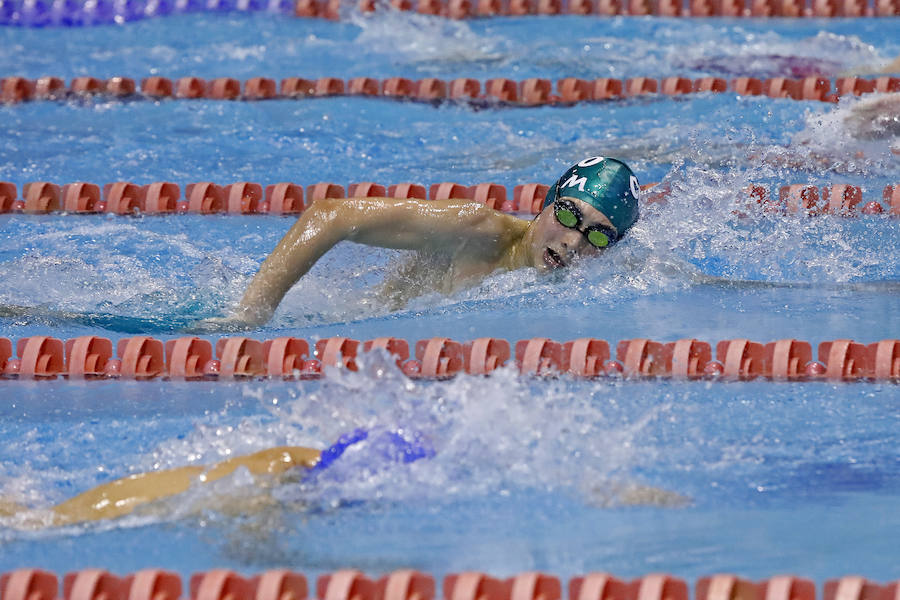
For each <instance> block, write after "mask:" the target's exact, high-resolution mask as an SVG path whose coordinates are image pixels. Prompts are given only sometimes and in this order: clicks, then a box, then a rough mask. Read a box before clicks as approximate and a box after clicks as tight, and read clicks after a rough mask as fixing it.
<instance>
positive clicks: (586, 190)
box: [543, 156, 641, 237]
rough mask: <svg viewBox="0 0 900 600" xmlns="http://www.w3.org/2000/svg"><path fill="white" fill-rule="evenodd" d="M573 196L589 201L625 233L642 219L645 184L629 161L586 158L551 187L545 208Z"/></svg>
mask: <svg viewBox="0 0 900 600" xmlns="http://www.w3.org/2000/svg"><path fill="white" fill-rule="evenodd" d="M563 196H569V197H571V198H577V199H579V200H583V201H584V202H587V203H588V204H590V205H591V206H593V207H594V208H596V209H597V210H599V211H600V212H602V213H603V214H604V215H606V216H607V218H608V219H609V220H610V222H611V223H612V224H613V227H615V228H616V231H617V232H618V234H619V237H621V236H622V234H624V233H625V232H626V231H627V230H628V229H629V228H630V227H631V226H632V225H634V223H635V221H637V220H638V214H639V211H638V199H639V198H640V197H641V186H640V184H639V183H638V180H637V177H635V175H634V172H632V170H631V169H630V168H628V165H626V164H625V163H623V162H622V161H620V160H616V159H615V158H605V157H603V156H592V157H590V158H585V159H584V160H582V161H581V162H579V163H578V164H576V165H573V166H572V167H571V168H570V169H569V170H568V171H566V172H565V173H563V176H562V177H560V178H559V179H558V180H557V181H556V183H554V184H553V185H552V186H551V187H550V189H549V190H548V191H547V197H546V198H545V199H544V206H543V207H544V208H546V207H547V206H550V205H551V204H553V203H554V202H556V200H557V199H558V198H562V197H563Z"/></svg>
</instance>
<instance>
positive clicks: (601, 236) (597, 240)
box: [587, 229, 609, 248]
mask: <svg viewBox="0 0 900 600" xmlns="http://www.w3.org/2000/svg"><path fill="white" fill-rule="evenodd" d="M587 239H588V241H589V242H590V243H591V245H592V246H596V247H597V248H606V247H607V246H609V236H608V235H606V234H605V233H603V232H602V231H600V230H598V229H592V230H590V231H588V232H587Z"/></svg>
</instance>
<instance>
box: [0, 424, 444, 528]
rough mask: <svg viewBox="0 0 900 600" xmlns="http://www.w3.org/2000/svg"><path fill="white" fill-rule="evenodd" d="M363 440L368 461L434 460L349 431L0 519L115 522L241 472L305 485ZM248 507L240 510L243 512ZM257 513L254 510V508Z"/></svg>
mask: <svg viewBox="0 0 900 600" xmlns="http://www.w3.org/2000/svg"><path fill="white" fill-rule="evenodd" d="M365 441H368V442H369V444H368V446H367V448H366V450H365V452H367V456H370V457H371V458H372V459H373V460H382V461H386V462H394V463H411V462H415V461H417V460H419V459H422V458H431V457H432V456H434V450H433V449H432V447H431V445H430V443H429V442H428V440H427V439H425V438H423V437H422V436H420V435H419V434H417V433H410V432H406V433H404V434H401V433H400V432H397V431H388V430H377V431H368V430H365V429H355V430H353V431H351V432H349V433H346V434H344V435H342V436H341V437H339V438H338V440H337V441H336V442H335V443H334V444H332V445H331V446H329V447H328V448H326V449H325V450H321V451H320V450H316V449H314V448H306V447H303V446H278V447H274V448H268V449H265V450H260V451H259V452H254V453H252V454H247V455H242V456H235V457H233V458H230V459H228V460H225V461H222V462H219V463H216V464H214V465H212V466H210V467H206V466H193V465H192V466H186V467H177V468H174V469H166V470H163V471H151V472H146V473H136V474H134V475H129V476H127V477H123V478H121V479H117V480H115V481H111V482H109V483H104V484H101V485H99V486H97V487H95V488H92V489H90V490H88V491H86V492H83V493H81V494H78V495H77V496H75V497H73V498H70V499H69V500H66V501H65V502H62V503H60V504H57V505H56V506H53V507H51V508H50V509H49V512H48V511H32V510H29V509H28V508H26V507H24V506H21V505H19V504H17V503H16V502H13V501H10V500H7V499H4V498H0V518H11V517H19V516H21V517H23V518H22V519H20V520H19V522H18V523H17V525H18V526H21V527H22V528H25V529H37V528H41V527H58V526H63V525H72V524H76V523H84V522H88V521H99V520H103V519H116V518H118V517H123V516H126V515H130V514H132V513H134V512H135V511H136V510H138V509H140V508H143V507H147V506H149V505H152V504H153V503H155V502H158V501H161V500H165V499H167V498H171V497H173V496H176V495H178V494H182V493H184V492H186V491H188V490H189V489H191V488H193V487H195V486H198V485H205V484H209V483H212V482H214V481H218V480H220V479H223V478H225V477H228V476H229V475H232V474H233V473H234V472H235V471H236V470H238V469H239V468H244V469H246V470H247V471H249V473H250V474H251V475H253V477H254V480H255V483H256V485H257V486H258V487H260V488H266V487H271V486H272V485H277V484H278V483H279V482H282V481H283V480H285V478H287V477H290V476H291V475H294V476H297V477H299V478H300V480H301V481H304V482H308V481H311V480H312V479H313V478H314V477H315V476H316V475H317V474H318V473H320V472H322V471H325V470H326V469H328V468H330V467H331V465H332V464H333V463H334V461H335V460H337V459H338V458H340V457H341V455H343V453H344V452H345V451H346V450H347V449H348V448H350V447H351V446H357V445H359V444H361V443H362V442H365ZM253 508H254V507H253V506H242V507H241V508H240V510H241V511H242V512H246V511H247V510H251V509H253ZM256 508H257V509H258V506H257V507H256Z"/></svg>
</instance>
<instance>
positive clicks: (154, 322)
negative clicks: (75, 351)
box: [0, 14, 900, 581]
mask: <svg viewBox="0 0 900 600" xmlns="http://www.w3.org/2000/svg"><path fill="white" fill-rule="evenodd" d="M0 46H2V47H3V48H4V49H5V50H4V52H3V53H2V55H0V73H3V74H10V75H12V74H16V75H22V76H27V77H38V76H41V75H45V74H53V75H58V76H63V77H66V78H67V79H68V78H71V77H73V76H77V75H93V76H97V77H109V76H113V75H125V76H129V77H133V78H135V79H138V78H140V77H143V76H147V75H152V74H159V75H164V76H168V77H179V76H185V75H196V76H200V77H216V76H233V77H239V78H247V77H252V76H258V75H264V76H269V77H276V78H277V77H284V76H307V77H317V76H334V75H336V76H340V77H343V78H347V77H351V76H361V75H366V76H372V77H379V78H384V77H388V76H393V75H401V76H406V77H415V78H420V77H432V76H433V77H443V78H450V77H457V76H469V77H477V78H480V79H485V78H488V77H512V78H516V79H521V78H525V77H530V76H541V77H548V78H552V79H557V78H561V77H566V76H579V77H600V76H613V77H630V76H653V77H660V76H668V75H675V74H678V75H685V76H691V77H698V76H702V75H715V76H722V77H732V76H737V75H753V76H759V77H768V76H782V75H784V76H800V75H805V74H808V73H809V72H813V71H815V72H820V73H822V74H824V75H827V76H829V77H836V76H839V75H840V74H841V73H844V72H847V71H850V70H853V69H860V68H863V67H865V66H867V65H878V64H880V63H884V62H886V61H887V60H888V59H891V58H893V57H895V56H897V55H898V54H900V20H898V19H867V20H857V21H844V20H828V21H824V20H803V21H778V20H774V21H731V20H665V19H631V18H616V19H608V20H602V19H582V18H569V17H553V18H522V19H497V20H487V21H473V22H468V23H451V22H447V21H443V20H440V19H433V18H428V17H421V16H417V15H410V14H384V15H377V16H375V17H366V18H363V17H360V16H358V15H348V18H347V20H345V21H343V22H341V23H328V22H321V21H310V20H296V19H291V18H288V17H278V16H273V15H271V14H269V15H264V14H224V15H206V14H191V15H179V16H171V17H165V18H157V19H146V20H142V21H139V22H135V23H128V24H126V25H124V26H121V27H119V26H98V27H92V28H78V29H63V28H46V29H28V28H21V27H7V28H3V29H0ZM863 102H865V101H863ZM858 110H859V106H858V102H857V101H854V100H850V99H846V100H844V101H842V103H841V104H839V105H837V106H833V105H826V104H820V103H807V102H795V101H790V100H772V99H768V98H740V97H737V96H734V95H732V94H720V95H697V96H690V97H688V98H679V99H671V98H658V97H652V98H644V99H639V100H636V99H632V100H623V101H616V102H608V103H598V104H580V105H576V106H573V107H541V108H502V107H487V108H479V109H475V108H472V107H469V106H466V105H456V104H445V105H441V106H437V107H435V106H431V105H423V104H416V103H403V102H395V101H388V100H377V99H360V98H328V99H315V100H312V99H311V100H303V101H268V102H259V103H229V102H211V101H192V102H187V101H161V102H151V101H144V100H136V101H128V102H119V101H108V100H104V99H92V100H70V101H65V102H35V103H31V104H23V105H18V106H3V107H0V120H2V123H3V124H4V127H3V128H2V129H0V180H6V181H12V182H14V183H16V184H17V185H21V184H23V183H25V182H28V181H34V180H50V181H56V182H58V183H65V182H69V181H79V180H81V181H93V182H96V183H101V184H102V183H105V182H110V181H116V180H131V181H135V182H138V183H146V182H150V181H154V180H171V181H176V182H178V183H180V184H185V183H188V182H191V181H204V180H208V181H216V182H219V183H230V182H233V181H242V180H250V181H259V182H261V183H274V182H277V181H294V182H297V183H300V184H303V185H306V184H310V183H315V182H318V181H335V182H338V183H341V184H343V185H346V184H348V183H350V182H353V181H359V180H367V181H377V182H381V183H383V184H389V183H394V182H401V181H414V182H419V183H423V184H430V183H434V182H440V181H447V180H452V181H459V182H461V183H466V184H470V183H477V182H483V181H494V182H497V183H502V184H504V185H507V186H509V187H511V186H512V185H514V184H516V183H521V182H527V181H544V182H549V181H551V180H552V179H553V178H555V177H556V176H558V174H559V173H560V172H562V171H563V170H564V169H565V168H566V167H567V166H568V165H569V164H571V163H572V162H573V161H576V160H578V159H580V158H582V157H583V156H585V155H594V154H607V155H613V156H619V157H622V158H624V159H625V160H627V161H628V162H629V163H630V164H631V165H632V167H634V169H635V171H636V172H637V173H638V174H639V177H640V178H641V180H642V181H657V180H664V181H666V182H667V183H669V184H670V185H671V187H672V189H673V194H672V197H671V201H670V203H669V205H668V206H667V207H665V208H660V207H654V208H651V209H648V210H646V211H645V214H644V216H643V218H642V220H641V221H640V222H639V224H638V225H637V226H636V227H635V229H634V230H633V232H632V233H631V234H630V235H629V237H628V238H627V240H626V241H625V242H624V243H623V244H621V245H619V246H618V247H616V248H614V249H612V250H611V251H609V252H607V253H605V254H604V256H603V257H602V258H599V259H597V260H593V261H589V262H583V263H581V264H579V265H577V266H576V267H574V268H573V269H571V270H570V271H568V272H566V273H563V274H557V275H554V276H550V277H547V276H541V275H539V274H537V273H535V272H531V271H527V270H526V271H520V272H515V273H505V274H497V275H494V276H492V277H490V278H488V279H487V280H486V281H485V282H483V283H482V284H480V285H478V286H476V287H474V288H471V289H468V290H463V291H460V292H457V293H455V294H453V295H451V296H443V295H438V294H431V295H426V296H423V297H419V298H415V299H412V300H411V301H409V302H408V303H407V304H405V305H403V306H400V307H394V306H391V305H389V304H388V303H386V301H385V300H384V299H382V298H381V297H380V296H379V295H378V291H377V290H378V284H379V283H380V282H381V281H382V280H383V279H384V277H385V273H386V272H387V273H391V272H394V271H395V270H396V269H397V268H398V267H399V266H400V265H402V263H403V261H404V259H405V257H404V255H403V254H402V253H397V252H389V251H383V250H373V249H370V248H367V247H363V246H358V245H352V244H347V245H343V246H340V247H339V248H337V249H335V250H334V251H333V252H331V253H329V254H328V255H327V256H326V257H325V258H324V259H323V260H322V261H321V262H320V263H319V264H318V265H317V266H316V267H315V268H314V269H313V271H312V272H311V273H310V274H309V275H308V276H307V277H306V278H304V279H303V281H301V282H300V283H299V284H298V285H297V286H295V287H294V288H293V289H292V290H291V292H290V293H289V294H288V296H287V297H286V299H285V301H284V302H283V303H282V305H281V307H280V308H279V310H278V312H277V313H276V315H275V317H274V318H273V320H272V321H271V322H270V323H268V324H267V325H266V326H265V327H263V328H260V329H259V330H255V331H253V332H251V335H253V336H254V337H257V338H260V339H264V338H267V337H275V336H278V335H296V336H300V337H305V338H307V339H310V340H313V339H317V338H321V337H326V336H330V335H338V334H339V335H347V336H352V337H355V338H358V339H370V338H373V337H377V336H383V335H393V336H398V337H405V338H407V339H409V340H416V339H420V338H425V337H431V336H435V335H444V336H450V337H453V338H455V339H460V340H465V339H471V338H475V337H479V336H497V337H504V338H507V339H510V340H515V339H520V338H526V337H531V336H547V337H552V338H554V339H558V340H561V341H562V340H567V339H572V338H575V337H581V336H594V337H600V338H604V339H607V340H609V341H611V342H615V341H617V340H620V339H627V338H631V337H651V338H654V339H659V340H666V341H669V340H675V339H678V338H681V337H697V338H700V339H705V340H707V341H710V342H715V341H717V340H720V339H727V338H732V337H748V338H750V339H754V340H759V341H770V340H774V339H780V338H785V337H796V338H800V339H806V340H809V341H811V342H813V343H817V342H819V341H823V340H829V339H837V338H854V339H856V340H858V341H861V342H866V343H868V342H873V341H877V340H879V339H884V338H898V337H900V319H898V317H897V315H898V314H900V294H898V288H897V285H898V284H897V281H898V280H900V260H898V258H897V257H898V256H900V221H898V220H897V219H890V218H888V217H865V218H859V219H841V218H837V217H823V218H816V219H806V218H798V217H785V216H773V215H771V214H767V213H762V212H760V211H758V210H755V209H751V210H746V209H745V208H744V207H743V206H742V205H737V204H736V203H737V202H738V199H739V198H740V190H741V189H742V188H743V187H744V186H746V185H747V184H748V183H750V182H761V183H766V184H769V185H772V186H775V185H780V184H782V183H812V184H817V185H824V184H828V183H844V182H846V183H854V184H858V185H861V186H862V187H863V194H864V197H865V198H866V200H877V199H880V197H881V190H882V188H883V187H884V186H885V185H887V184H894V183H900V158H898V156H897V155H895V154H892V153H891V147H892V146H894V147H896V146H898V144H900V137H898V136H897V134H896V131H894V132H893V133H891V131H890V129H889V127H888V129H886V130H885V131H884V132H882V135H879V136H875V137H874V138H872V139H861V138H860V137H859V136H857V135H855V130H854V127H853V118H854V117H853V115H854V114H856V112H857V111H858ZM888 126H889V124H888ZM736 208H739V209H740V210H739V211H737V212H736V210H735V209H736ZM738 213H741V214H738ZM291 223H292V219H288V218H277V217H264V216H246V217H233V216H231V217H225V216H214V217H200V216H179V217H149V216H147V217H135V218H122V217H107V216H79V217H76V216H71V215H69V216H62V215H54V216H40V217H35V216H26V215H2V216H0V239H2V244H0V305H18V306H27V307H31V308H32V310H30V311H29V312H28V314H26V315H20V316H13V317H4V318H0V336H3V337H10V338H18V337H23V336H27V335H37V334H49V335H53V336H56V337H60V338H68V337H74V336H77V335H84V334H93V335H104V336H108V337H112V338H119V337H124V336H125V335H128V334H132V333H147V334H151V335H155V336H157V337H161V338H166V339H168V338H171V337H174V336H176V335H178V334H179V332H180V331H181V330H182V329H183V328H184V327H186V326H188V325H190V323H192V322H193V321H194V320H196V319H199V318H203V317H209V316H213V315H217V314H221V313H222V312H224V311H226V310H227V308H228V307H229V306H230V305H232V304H233V303H234V302H236V301H237V300H238V299H239V298H240V294H241V293H242V291H243V289H244V288H245V286H246V285H247V283H248V281H249V278H250V277H251V276H252V275H253V273H254V272H255V270H256V268H257V267H258V265H259V264H260V262H261V261H262V260H263V258H264V257H265V256H266V254H267V253H268V252H269V251H270V250H271V248H272V247H273V246H274V244H275V242H276V241H277V239H278V238H279V237H280V236H281V235H282V234H283V233H284V232H285V231H286V230H287V229H288V227H290V225H291ZM723 279H724V280H726V281H723ZM729 282H731V283H729ZM734 282H742V283H739V284H737V283H734ZM71 313H75V314H76V315H79V316H77V317H76V318H72V317H71V316H66V315H70V314H71ZM331 375H332V376H331V377H329V378H327V379H325V380H323V381H320V382H268V381H267V382H263V381H256V382H245V383H224V382H223V383H213V382H196V383H174V382H171V383H167V382H158V381H157V382H96V381H94V382H80V383H79V382H74V381H72V382H69V381H65V380H59V381H55V382H26V381H0V397H2V399H3V400H2V402H0V416H2V418H0V440H2V444H0V497H3V498H9V499H13V500H15V501H17V502H19V503H22V504H25V505H27V506H29V507H31V508H33V509H35V510H37V511H39V509H41V508H43V507H47V506H49V505H50V504H52V503H55V502H58V501H61V500H63V499H65V498H68V497H70V496H72V495H74V494H76V493H78V492H81V491H83V490H86V489H88V488H90V487H91V486H93V485H97V484H99V483H103V482H106V481H110V480H112V479H115V478H118V477H122V476H124V475H127V474H130V473H134V472H140V471H146V470H154V469H164V468H170V467H175V466H181V465H185V464H208V463H211V462H214V461H216V460H221V459H224V458H227V457H229V456H232V455H234V454H241V453H247V452H252V451H255V450H259V449H262V448H265V447H269V446H272V445H278V444H299V445H310V446H314V447H317V448H324V447H326V446H328V445H329V444H330V443H332V442H333V441H334V440H335V439H336V438H337V437H338V436H339V435H341V434H342V433H344V432H347V431H349V430H352V429H353V428H355V427H369V428H376V429H383V430H394V429H403V430H405V431H415V432H418V433H419V434H421V435H423V436H425V437H427V438H428V439H429V440H430V441H431V443H432V444H433V446H434V448H435V450H436V452H437V455H436V456H435V458H433V459H430V460H423V461H417V462H415V463H413V464H396V463H394V462H391V461H387V460H383V459H378V458H377V457H376V456H377V455H376V454H375V453H373V452H371V449H370V448H367V447H366V445H365V444H363V445H362V446H360V447H359V448H357V449H356V450H355V451H354V452H351V453H348V455H346V456H344V457H342V458H341V459H340V460H339V461H337V462H336V463H335V465H334V467H332V468H331V469H329V470H328V471H327V472H325V473H323V474H322V477H319V478H317V481H316V484H315V485H306V484H300V483H296V482H295V483H287V484H284V485H281V486H278V487H277V488H275V489H274V490H273V491H272V492H271V493H272V495H273V496H274V497H275V499H276V502H275V506H274V507H269V508H268V509H267V510H264V511H256V512H253V511H250V510H249V509H248V507H249V506H250V505H252V504H253V503H254V502H255V501H256V500H258V496H259V492H258V491H257V490H256V488H254V487H253V486H252V485H251V484H250V483H249V481H248V477H247V476H246V475H245V474H241V473H238V474H237V475H236V476H234V477H231V478H229V479H226V480H224V481H221V482H219V483H217V484H216V485H215V486H212V487H211V488H205V487H201V488H197V489H195V490H192V491H190V492H188V493H187V494H185V495H183V496H180V497H178V498H176V499H174V500H172V501H171V502H168V503H165V504H164V505H163V506H160V507H155V508H154V510H152V511H150V512H149V513H147V514H141V515H138V516H134V517H127V518H124V519H120V520H117V521H112V522H104V523H98V524H92V525H87V526H73V527H66V528H55V529H48V530H42V531H22V530H20V529H19V528H17V526H16V525H17V523H18V521H17V520H16V519H15V518H8V519H3V520H2V522H0V524H2V529H0V545H2V551H0V570H4V571H5V570H8V569H12V568H15V567H19V566H25V565H29V566H41V567H44V568H49V569H54V570H56V571H66V570H70V569H76V568H81V567H86V566H97V565H99V566H103V567H107V568H109V569H111V570H113V571H116V572H120V573H123V572H128V571H133V570H136V569H139V568H142V567H146V566H161V567H166V568H171V569H174V570H177V571H179V572H182V573H185V574H187V573H190V572H192V571H196V570H200V569H208V568H212V567H216V566H230V567H234V568H237V569H240V570H242V571H245V572H253V571H257V570H262V569H264V568H268V567H272V566H290V567H292V568H295V569H298V570H302V571H305V572H307V573H309V574H315V573H317V572H322V571H325V570H328V569H333V568H337V567H343V566H357V567H360V568H363V569H365V570H367V571H369V572H371V573H373V574H374V573H378V572H381V571H386V570H389V569H393V568H398V567H401V566H413V567H417V568H421V569H426V570H429V571H432V572H434V573H436V574H441V573H445V572H450V571H459V570H463V569H481V570H487V571H491V572H494V573H496V574H507V573H512V572H516V571H520V570H525V569H533V568H538V569H546V570H549V571H553V572H555V573H558V574H560V575H571V574H574V573H578V572H583V571H588V570H609V571H612V572H614V573H617V574H619V575H620V576H623V577H630V576H636V575H639V574H643V573H647V572H651V571H671V572H674V573H676V574H678V575H680V576H682V577H686V578H689V579H690V578H694V577H697V576H700V575H704V574H709V573H716V572H736V573H738V574H741V575H745V576H748V577H753V578H762V577H766V576H769V575H772V574H774V573H781V572H793V573H798V574H801V575H804V576H808V577H812V578H814V579H817V580H823V579H825V578H827V577H832V576H839V575H842V574H845V573H851V572H852V573H859V574H863V575H866V576H869V577H872V578H874V579H878V580H882V581H885V580H891V579H897V578H898V577H900V573H898V570H897V563H896V552H895V545H896V542H895V540H896V539H897V535H898V533H900V517H898V512H897V510H896V507H897V505H898V501H900V454H898V452H897V445H896V431H897V430H898V425H900V410H898V399H900V392H898V387H897V386H896V385H892V384H886V383H884V384H882V383H879V384H876V383H865V384H834V383H821V382H816V383H802V384H773V383H766V382H748V383H731V384H722V383H709V382H696V383H679V382H669V381H656V382H629V381H619V380H608V381H591V382H587V381H576V380H570V379H567V378H562V379H558V380H540V381H538V380H529V379H524V378H520V377H518V376H516V375H514V374H513V373H512V372H510V371H503V372H500V373H498V374H497V375H495V376H493V377H491V378H488V379H481V378H473V377H466V376H462V377H458V378H456V379H455V380H453V381H449V382H415V383H412V382H409V381H408V380H406V379H405V378H403V377H402V376H401V375H400V374H399V373H398V372H397V371H396V370H395V369H393V368H392V367H391V366H390V365H389V364H386V363H385V362H384V360H383V357H379V356H372V357H369V358H368V359H367V360H366V362H365V366H364V368H363V370H362V371H361V372H360V373H334V374H331ZM647 487H652V488H657V489H659V490H664V492H658V493H656V494H655V495H652V497H649V498H648V497H647V496H646V495H645V496H644V499H645V500H649V502H643V503H639V505H635V504H634V499H635V494H634V491H635V489H639V488H640V489H645V488H647Z"/></svg>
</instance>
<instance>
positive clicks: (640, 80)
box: [0, 0, 900, 108]
mask: <svg viewBox="0 0 900 600" xmlns="http://www.w3.org/2000/svg"><path fill="white" fill-rule="evenodd" d="M898 2H900V0H898ZM726 92H730V93H735V94H738V95H740V96H766V97H770V98H789V99H792V100H804V101H819V102H837V101H838V100H839V99H840V97H842V96H860V95H863V94H871V93H890V92H900V77H891V76H882V77H877V78H874V79H868V78H864V77H840V78H837V79H834V80H832V79H829V78H826V77H819V76H810V77H805V78H801V79H792V78H788V77H772V78H769V79H758V78H755V77H737V78H734V79H732V80H731V81H728V80H726V79H724V78H721V77H700V78H696V79H690V78H687V77H664V78H661V79H654V78H650V77H632V78H628V79H614V78H599V79H593V80H590V79H579V78H576V77H567V78H563V79H559V80H557V81H556V86H555V90H554V86H553V82H552V81H551V80H550V79H541V78H529V79H524V80H521V81H517V80H513V79H506V78H494V79H488V80H485V81H483V82H482V81H479V80H477V79H470V78H458V79H453V80H450V81H445V80H443V79H436V78H425V79H419V80H412V79H407V78H404V77H389V78H387V79H383V80H381V79H376V78H373V77H355V78H353V79H348V80H346V81H345V80H344V79H341V78H339V77H321V78H318V79H304V78H301V77H287V78H284V79H282V80H281V82H280V85H277V84H276V82H275V80H274V79H271V78H267V77H252V78H250V79H247V80H246V81H244V82H243V83H242V82H241V81H240V80H238V79H235V78H232V77H220V78H218V79H211V80H205V79H201V78H199V77H182V78H180V79H176V80H174V81H173V80H172V79H168V78H166V77H157V76H154V77H146V78H144V79H141V80H140V85H138V84H137V83H136V82H135V79H132V78H130V77H111V78H109V79H101V78H97V77H87V76H85V77H75V78H73V79H72V80H71V81H70V82H69V85H68V86H67V85H66V83H65V81H64V80H63V79H61V78H59V77H49V76H48V77H40V78H38V79H28V78H25V77H18V76H10V77H5V78H3V79H0V102H3V103H7V104H18V103H22V102H29V101H34V100H64V99H67V98H73V97H80V98H84V97H98V98H102V99H146V100H160V99H165V98H174V99H200V98H205V99H211V100H248V101H250V100H254V101H256V100H274V99H300V98H316V97H319V98H321V97H334V96H359V97H368V98H374V97H379V98H393V99H399V100H406V101H418V102H429V103H435V104H439V103H443V102H448V101H453V102H462V103H468V104H474V105H482V106H489V107H497V108H499V107H513V106H546V105H551V106H572V105H574V104H577V103H581V102H600V101H609V100H616V99H622V98H633V97H653V96H661V97H666V96H685V95H688V94H697V93H726Z"/></svg>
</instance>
